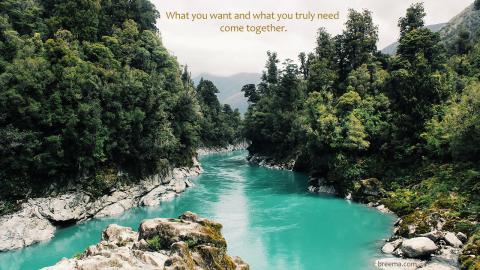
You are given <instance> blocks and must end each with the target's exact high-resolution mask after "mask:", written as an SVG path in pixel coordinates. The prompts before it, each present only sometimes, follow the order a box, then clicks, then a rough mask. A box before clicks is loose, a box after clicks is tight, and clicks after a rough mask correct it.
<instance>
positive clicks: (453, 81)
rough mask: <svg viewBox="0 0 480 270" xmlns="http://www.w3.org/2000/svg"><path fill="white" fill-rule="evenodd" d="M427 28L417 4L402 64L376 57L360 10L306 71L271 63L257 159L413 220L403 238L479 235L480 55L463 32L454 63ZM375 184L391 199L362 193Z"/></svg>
mask: <svg viewBox="0 0 480 270" xmlns="http://www.w3.org/2000/svg"><path fill="white" fill-rule="evenodd" d="M424 17H425V11H424V8H423V5H422V4H415V5H413V6H411V7H410V8H409V9H408V10H407V14H406V16H405V17H403V18H401V19H400V20H399V27H400V32H401V39H400V44H399V48H398V54H397V55H396V56H391V57H389V56H385V55H381V54H379V53H376V52H375V50H376V41H377V34H376V33H377V28H376V26H375V25H374V24H373V22H372V20H371V14H370V12H368V11H363V12H356V11H350V13H349V18H348V21H347V23H346V29H345V30H344V31H343V33H342V34H341V35H338V36H336V37H333V38H332V37H331V36H330V35H329V34H328V33H327V32H325V30H324V29H320V30H319V33H318V37H317V44H318V46H317V48H316V49H315V50H314V51H313V52H312V53H310V54H301V55H300V57H299V60H300V69H299V70H296V69H295V68H292V63H290V64H289V66H288V67H283V68H280V69H279V68H276V67H274V64H275V63H278V62H279V61H278V59H277V56H276V54H271V53H269V54H268V60H267V65H266V71H265V72H264V79H263V81H262V82H261V83H260V84H259V85H258V88H257V89H259V90H258V91H254V89H255V88H254V87H252V86H249V88H248V89H250V90H251V91H250V93H254V94H255V102H251V103H250V107H249V109H248V112H247V114H246V119H245V134H246V137H247V139H249V140H250V141H251V142H252V144H251V146H250V148H249V151H250V154H256V155H263V156H267V157H269V158H272V159H273V160H275V161H278V162H282V161H284V160H292V159H293V160H294V161H295V165H296V167H295V168H294V169H297V170H305V171H307V172H309V173H311V174H313V175H315V177H325V178H326V179H327V180H328V181H330V182H332V183H334V184H335V185H336V187H337V190H339V191H340V195H346V194H347V193H352V194H353V196H354V198H355V197H356V199H359V200H362V201H368V200H375V201H378V200H379V199H381V202H382V203H383V204H385V205H386V206H388V208H389V209H392V210H393V211H395V212H396V213H397V214H398V215H399V216H401V217H403V218H404V222H403V225H402V226H403V228H402V230H401V233H402V234H405V235H407V234H409V232H408V231H409V230H408V226H409V225H416V226H417V232H426V231H428V230H430V228H431V227H432V226H433V225H436V223H435V222H436V221H435V217H438V216H440V217H442V218H444V219H445V220H446V225H445V228H446V229H448V230H451V231H462V232H464V233H467V234H471V233H472V232H473V231H474V230H475V224H476V222H477V221H478V219H479V213H480V205H479V203H478V202H479V201H480V198H479V194H480V186H479V183H480V182H479V178H478V177H479V172H480V164H479V163H478V162H479V161H478V157H479V156H480V142H479V140H478V138H479V137H480V134H479V132H480V131H479V123H480V118H479V113H478V112H479V111H480V107H479V104H480V103H479V101H480V92H479V91H480V84H479V83H478V81H479V79H480V78H479V75H478V74H480V65H479V63H480V61H479V60H480V44H478V42H477V43H476V44H474V43H473V42H475V39H472V38H470V37H469V36H467V35H465V34H464V33H463V34H462V33H459V41H458V44H457V45H458V46H457V47H458V50H457V51H456V52H455V53H457V55H451V56H450V57H449V58H448V61H447V51H446V50H445V48H443V46H442V43H441V40H440V36H439V35H438V34H436V33H433V32H432V31H430V30H428V29H426V28H424V22H423V18H424ZM332 44H334V45H332ZM306 55H308V57H306ZM267 78H269V80H267ZM286 82H288V84H285V86H283V85H282V84H283V83H286ZM287 89H288V90H287ZM249 96H252V94H250V95H249ZM372 178H375V179H379V180H378V181H379V185H381V186H382V187H383V189H382V192H379V195H375V196H365V194H361V192H360V190H361V187H362V185H363V183H365V182H366V181H367V180H366V179H372ZM465 258H466V260H467V261H468V260H469V259H468V258H469V257H465ZM468 265H469V266H468V267H470V265H472V263H470V262H469V263H468ZM472 269H474V268H472Z"/></svg>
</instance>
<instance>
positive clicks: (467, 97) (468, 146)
mask: <svg viewBox="0 0 480 270" xmlns="http://www.w3.org/2000/svg"><path fill="white" fill-rule="evenodd" d="M479 110H480V83H478V82H473V83H471V84H470V85H468V86H467V87H466V88H465V90H464V91H463V92H462V93H461V94H460V95H459V96H458V97H452V99H451V101H450V102H449V103H448V104H447V105H446V106H445V107H444V108H443V110H442V112H441V113H440V114H439V115H438V116H437V117H434V118H432V119H431V120H430V121H429V122H428V123H427V132H425V133H424V134H423V138H424V139H425V140H426V142H427V147H428V148H429V150H430V151H431V152H432V153H434V154H435V155H436V156H439V157H443V158H445V157H447V158H448V157H453V158H455V159H457V160H471V161H476V160H478V156H480V140H479V137H480V115H479V114H478V112H479ZM466 142H468V143H466Z"/></svg>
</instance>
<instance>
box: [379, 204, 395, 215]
mask: <svg viewBox="0 0 480 270" xmlns="http://www.w3.org/2000/svg"><path fill="white" fill-rule="evenodd" d="M375 208H376V209H377V210H378V211H380V212H382V213H384V214H391V213H392V211H390V209H388V208H387V207H386V206H385V205H383V204H381V205H379V206H377V207H375Z"/></svg>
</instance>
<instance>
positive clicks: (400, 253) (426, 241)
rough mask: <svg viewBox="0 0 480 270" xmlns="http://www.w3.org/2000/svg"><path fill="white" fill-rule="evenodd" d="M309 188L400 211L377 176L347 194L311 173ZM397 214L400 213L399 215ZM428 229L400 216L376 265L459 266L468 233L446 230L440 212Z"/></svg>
mask: <svg viewBox="0 0 480 270" xmlns="http://www.w3.org/2000/svg"><path fill="white" fill-rule="evenodd" d="M247 160H248V161H249V162H250V163H253V164H257V165H259V166H263V167H267V168H271V169H278V170H290V171H291V170H293V169H294V167H295V160H291V161H289V162H283V163H278V162H275V160H274V159H271V158H268V157H265V156H257V155H249V156H248V157H247ZM308 191H309V192H311V193H313V194H328V195H331V196H337V197H341V198H345V199H346V200H348V201H355V202H358V203H363V204H364V205H366V206H368V207H371V208H374V209H376V210H378V211H380V212H382V213H385V214H394V215H397V213H395V212H393V211H391V210H390V209H389V208H388V207H387V206H386V205H385V204H383V203H382V201H381V199H379V198H380V197H381V195H382V194H384V192H385V191H384V190H382V187H381V184H380V182H379V181H378V180H377V179H375V178H371V179H365V180H362V181H360V182H359V184H358V186H357V187H356V188H355V190H352V191H351V192H349V193H348V194H347V195H346V196H345V197H343V196H340V194H339V192H338V188H337V187H336V186H335V183H333V182H331V181H328V180H327V179H325V178H324V177H312V176H310V177H309V180H308ZM397 216H398V215H397ZM425 222H426V223H428V224H429V226H430V227H429V228H428V229H427V231H428V232H427V233H418V232H417V227H418V225H416V224H413V223H412V222H409V221H405V220H404V219H402V218H398V219H397V220H396V222H395V223H394V226H393V228H392V235H391V237H389V238H387V239H385V240H384V241H385V244H384V245H382V248H381V251H382V253H383V254H385V256H384V257H383V258H379V259H377V260H376V261H375V267H377V269H380V270H388V269H398V270H417V269H418V270H458V269H460V268H459V267H460V266H459V256H460V254H461V253H462V247H463V246H464V245H465V244H466V243H467V241H468V237H467V236H466V235H465V234H463V233H462V232H451V231H448V230H444V225H445V220H444V219H442V218H441V217H440V215H432V216H430V217H428V221H425ZM405 228H407V229H408V230H409V233H408V235H409V236H410V237H402V236H401V232H402V230H405Z"/></svg>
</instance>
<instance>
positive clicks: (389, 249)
mask: <svg viewBox="0 0 480 270" xmlns="http://www.w3.org/2000/svg"><path fill="white" fill-rule="evenodd" d="M394 251H395V247H394V246H393V245H392V243H386V244H385V245H383V247H382V252H383V253H385V254H391V253H393V252H394Z"/></svg>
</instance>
